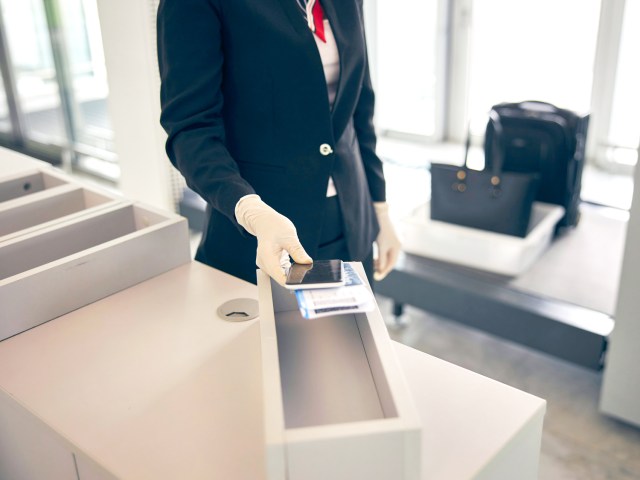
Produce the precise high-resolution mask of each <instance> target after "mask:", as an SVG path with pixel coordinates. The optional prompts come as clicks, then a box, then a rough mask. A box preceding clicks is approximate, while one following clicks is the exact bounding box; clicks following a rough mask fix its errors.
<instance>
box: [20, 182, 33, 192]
mask: <svg viewBox="0 0 640 480" xmlns="http://www.w3.org/2000/svg"><path fill="white" fill-rule="evenodd" d="M22 189H23V190H24V191H25V192H26V191H27V190H31V182H25V183H24V185H23V186H22Z"/></svg>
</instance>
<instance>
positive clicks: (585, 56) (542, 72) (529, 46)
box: [469, 0, 600, 135]
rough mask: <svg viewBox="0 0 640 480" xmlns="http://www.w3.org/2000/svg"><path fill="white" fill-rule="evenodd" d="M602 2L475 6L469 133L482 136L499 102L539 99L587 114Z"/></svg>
mask: <svg viewBox="0 0 640 480" xmlns="http://www.w3.org/2000/svg"><path fill="white" fill-rule="evenodd" d="M599 13H600V1H599V0H563V1H562V2H558V1H556V0H538V1H535V2H514V1H513V0H482V1H475V2H474V3H473V20H472V22H473V26H472V32H471V49H472V50H471V51H472V56H471V87H470V112H469V113H470V117H471V122H472V124H471V129H472V132H473V133H474V134H476V135H483V134H484V129H485V126H486V121H487V117H486V115H487V112H488V111H489V109H490V108H491V106H492V105H495V104H497V103H501V102H519V101H523V100H541V101H546V102H549V103H553V104H555V105H557V106H559V107H564V108H568V109H571V110H576V111H580V112H586V111H588V110H589V107H590V101H591V85H592V81H593V74H592V71H593V62H594V58H595V50H596V40H597V34H598V20H599Z"/></svg>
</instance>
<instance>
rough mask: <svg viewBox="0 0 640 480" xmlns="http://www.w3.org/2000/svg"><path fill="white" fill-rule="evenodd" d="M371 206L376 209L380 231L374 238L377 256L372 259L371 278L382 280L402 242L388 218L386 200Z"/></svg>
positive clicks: (390, 268) (389, 269) (395, 258)
mask: <svg viewBox="0 0 640 480" xmlns="http://www.w3.org/2000/svg"><path fill="white" fill-rule="evenodd" d="M373 207H374V208H375V210H376V216H377V217H378V223H379V224H380V233H378V238H376V244H377V247H378V257H377V258H376V259H375V261H374V268H375V272H374V274H373V278H374V279H376V280H382V279H383V278H384V277H386V276H387V274H388V273H389V272H390V271H391V270H393V267H394V266H395V264H396V260H398V254H399V253H400V249H401V248H402V244H401V243H400V239H399V238H398V235H396V231H395V229H394V228H393V224H392V223H391V218H389V205H387V203H386V202H374V204H373Z"/></svg>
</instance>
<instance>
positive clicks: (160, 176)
mask: <svg viewBox="0 0 640 480" xmlns="http://www.w3.org/2000/svg"><path fill="white" fill-rule="evenodd" d="M155 5H156V2H154V1H152V0H98V11H99V15H100V28H101V29H102V41H103V44H104V54H105V62H106V67H107V78H108V82H109V114H110V116H111V122H112V125H113V130H114V135H115V146H116V152H117V153H118V157H119V162H120V167H121V171H122V174H121V178H120V184H119V187H120V189H121V190H122V193H123V194H124V195H125V196H126V197H128V198H131V199H135V200H140V201H143V202H146V203H149V204H151V205H155V206H157V207H160V208H166V209H173V208H174V205H173V198H172V193H171V181H170V174H169V172H170V164H169V160H168V159H167V157H166V154H165V152H164V141H165V134H164V131H163V130H162V128H161V127H160V124H159V119H160V94H159V78H158V67H157V60H156V51H155V12H156V8H155Z"/></svg>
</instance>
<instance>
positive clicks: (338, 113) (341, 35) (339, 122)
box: [321, 0, 358, 141]
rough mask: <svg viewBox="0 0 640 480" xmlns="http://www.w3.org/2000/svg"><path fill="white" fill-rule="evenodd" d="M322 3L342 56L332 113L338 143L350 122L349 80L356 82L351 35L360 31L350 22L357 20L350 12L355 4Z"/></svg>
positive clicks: (333, 0)
mask: <svg viewBox="0 0 640 480" xmlns="http://www.w3.org/2000/svg"><path fill="white" fill-rule="evenodd" d="M321 3H322V6H323V8H324V11H325V14H326V16H327V18H328V19H329V22H330V23H331V29H332V30H333V35H334V37H335V39H336V44H337V45H338V53H339V54H340V78H339V80H338V88H337V91H336V98H335V101H334V103H333V110H332V112H331V119H332V122H333V133H334V137H335V140H336V141H338V140H339V137H340V136H341V135H342V132H343V131H344V128H345V127H346V125H347V122H348V120H349V119H348V116H349V111H350V107H349V103H350V102H348V101H345V100H347V99H346V98H345V95H346V94H348V91H349V85H348V84H347V81H348V80H349V79H351V81H353V80H355V79H354V78H352V74H353V70H354V64H353V61H354V59H355V58H357V56H356V55H354V52H353V48H352V43H353V38H351V37H350V35H351V36H352V35H354V34H356V32H357V31H358V30H357V28H356V27H357V25H355V26H354V25H352V24H351V23H350V22H351V20H353V19H354V18H357V12H352V11H349V8H350V6H351V5H352V6H353V7H354V8H355V2H346V1H344V0H321ZM350 19H351V20H350Z"/></svg>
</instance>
